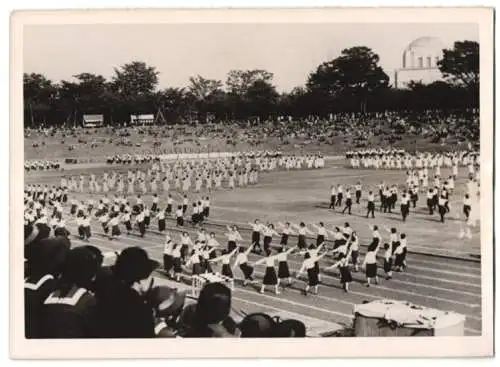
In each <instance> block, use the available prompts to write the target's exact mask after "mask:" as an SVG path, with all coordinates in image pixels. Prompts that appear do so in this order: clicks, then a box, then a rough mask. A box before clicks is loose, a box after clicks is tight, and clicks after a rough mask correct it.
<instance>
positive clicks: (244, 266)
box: [233, 244, 254, 286]
mask: <svg viewBox="0 0 500 367" xmlns="http://www.w3.org/2000/svg"><path fill="white" fill-rule="evenodd" d="M252 249H253V244H252V245H250V246H249V247H248V248H247V249H245V248H244V247H240V248H239V253H238V255H237V256H236V260H235V262H234V264H233V272H234V270H235V269H236V267H237V266H239V267H240V270H241V272H242V273H243V276H244V277H245V279H244V280H243V286H246V285H247V284H248V282H253V281H254V279H253V277H252V274H253V266H251V265H250V264H249V263H248V255H249V254H250V251H252Z"/></svg>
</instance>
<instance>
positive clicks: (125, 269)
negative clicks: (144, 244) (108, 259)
mask: <svg viewBox="0 0 500 367" xmlns="http://www.w3.org/2000/svg"><path fill="white" fill-rule="evenodd" d="M158 266H159V263H158V262H157V261H155V260H152V259H150V258H149V256H148V253H147V252H146V251H145V250H144V249H142V248H140V247H128V248H126V249H125V250H123V251H122V252H121V253H120V255H118V258H117V259H116V263H115V265H114V266H113V273H114V275H115V276H116V277H117V278H119V279H121V280H123V281H125V282H127V283H134V282H137V281H139V280H142V279H146V278H147V277H149V276H150V275H151V273H152V272H153V271H154V270H155V269H156V268H157V267H158Z"/></svg>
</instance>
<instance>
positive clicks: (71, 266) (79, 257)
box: [43, 246, 102, 339]
mask: <svg viewBox="0 0 500 367" xmlns="http://www.w3.org/2000/svg"><path fill="white" fill-rule="evenodd" d="M101 262H102V257H100V256H98V255H97V254H96V252H95V251H94V250H93V249H90V248H88V247H86V246H82V247H77V248H74V249H72V250H70V251H69V252H68V254H67V256H66V259H65V261H64V264H63V269H62V272H61V277H60V278H59V279H58V281H57V285H56V287H55V289H54V291H53V292H52V293H50V294H49V296H48V297H47V299H45V301H44V305H43V317H44V319H43V334H44V337H45V338H56V339H66V338H93V337H95V336H96V314H95V305H96V298H95V297H94V294H93V293H92V292H91V291H90V289H92V288H93V287H92V282H93V281H94V280H95V277H96V274H97V272H98V270H99V268H100V266H101Z"/></svg>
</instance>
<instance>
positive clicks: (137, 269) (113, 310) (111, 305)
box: [96, 247, 159, 338]
mask: <svg viewBox="0 0 500 367" xmlns="http://www.w3.org/2000/svg"><path fill="white" fill-rule="evenodd" d="M158 265H159V264H158V263H157V262H156V261H154V260H151V259H149V257H148V255H147V253H146V251H144V250H143V249H142V248H140V247H129V248H126V249H124V250H123V251H122V252H121V253H120V254H119V255H118V257H117V260H116V263H115V264H114V265H113V266H112V267H111V272H109V273H107V274H103V275H102V277H101V279H100V280H99V288H98V289H96V298H97V319H98V322H99V328H98V337H100V338H153V337H155V320H154V316H153V306H152V305H151V304H150V302H149V301H148V296H149V292H150V290H151V288H152V286H153V278H152V277H151V274H152V272H153V271H154V269H156V268H157V267H158Z"/></svg>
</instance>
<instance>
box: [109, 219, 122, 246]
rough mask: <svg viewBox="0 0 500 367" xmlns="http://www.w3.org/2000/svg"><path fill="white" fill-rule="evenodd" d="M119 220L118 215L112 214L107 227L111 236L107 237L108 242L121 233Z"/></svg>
mask: <svg viewBox="0 0 500 367" xmlns="http://www.w3.org/2000/svg"><path fill="white" fill-rule="evenodd" d="M119 224H120V218H119V217H118V214H117V213H116V214H113V215H112V217H111V219H110V220H109V226H110V227H111V236H110V237H109V239H110V240H112V239H114V238H117V237H120V235H121V231H120V227H119Z"/></svg>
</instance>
